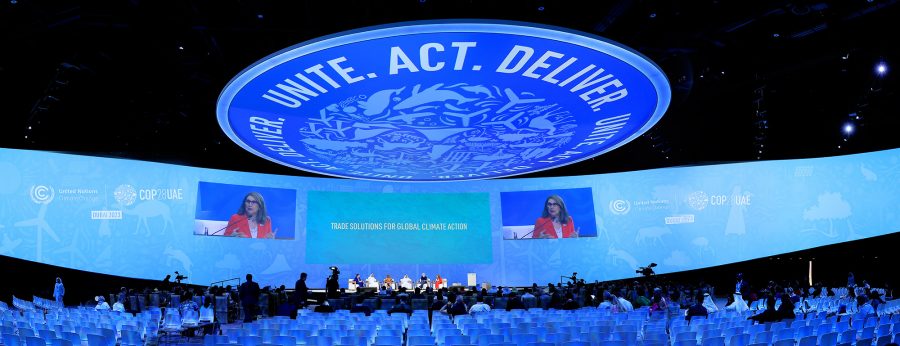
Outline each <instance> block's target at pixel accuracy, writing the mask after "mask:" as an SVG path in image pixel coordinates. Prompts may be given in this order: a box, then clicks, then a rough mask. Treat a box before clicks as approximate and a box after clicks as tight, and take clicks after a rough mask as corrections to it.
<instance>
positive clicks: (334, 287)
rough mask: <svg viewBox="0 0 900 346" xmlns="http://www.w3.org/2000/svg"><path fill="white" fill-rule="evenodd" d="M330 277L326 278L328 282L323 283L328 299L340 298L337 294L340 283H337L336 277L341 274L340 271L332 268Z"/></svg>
mask: <svg viewBox="0 0 900 346" xmlns="http://www.w3.org/2000/svg"><path fill="white" fill-rule="evenodd" d="M330 269H331V275H330V276H329V277H328V280H327V281H326V282H325V290H326V292H327V295H328V298H340V293H338V289H339V288H340V286H341V285H340V283H339V281H338V277H339V275H340V274H341V271H340V270H338V268H337V267H334V266H332V267H331V268H330Z"/></svg>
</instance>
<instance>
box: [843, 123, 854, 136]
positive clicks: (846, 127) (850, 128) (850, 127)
mask: <svg viewBox="0 0 900 346" xmlns="http://www.w3.org/2000/svg"><path fill="white" fill-rule="evenodd" d="M844 133H846V134H848V135H849V134H852V133H853V124H846V125H844Z"/></svg>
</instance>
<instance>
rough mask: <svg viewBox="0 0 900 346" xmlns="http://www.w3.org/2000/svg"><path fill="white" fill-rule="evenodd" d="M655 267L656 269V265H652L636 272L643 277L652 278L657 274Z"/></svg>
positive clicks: (640, 268)
mask: <svg viewBox="0 0 900 346" xmlns="http://www.w3.org/2000/svg"><path fill="white" fill-rule="evenodd" d="M653 267H656V263H650V265H648V266H646V267H639V268H638V270H635V271H634V272H635V273H638V274H641V275H643V276H650V275H653V274H656V273H655V272H653Z"/></svg>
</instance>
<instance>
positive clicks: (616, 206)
mask: <svg viewBox="0 0 900 346" xmlns="http://www.w3.org/2000/svg"><path fill="white" fill-rule="evenodd" d="M609 211H611V212H612V213H613V214H616V215H625V214H628V212H629V211H631V202H629V201H626V200H624V199H614V200H612V201H609Z"/></svg>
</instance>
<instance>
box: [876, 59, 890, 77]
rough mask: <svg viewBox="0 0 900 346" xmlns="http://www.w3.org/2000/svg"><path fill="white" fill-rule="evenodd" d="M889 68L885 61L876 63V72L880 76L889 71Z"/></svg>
mask: <svg viewBox="0 0 900 346" xmlns="http://www.w3.org/2000/svg"><path fill="white" fill-rule="evenodd" d="M887 69H888V68H887V64H885V63H884V61H882V62H879V63H878V64H876V65H875V73H877V74H878V75H879V76H883V75H884V74H885V73H887Z"/></svg>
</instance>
